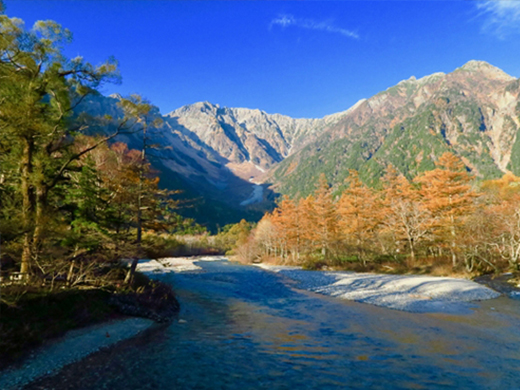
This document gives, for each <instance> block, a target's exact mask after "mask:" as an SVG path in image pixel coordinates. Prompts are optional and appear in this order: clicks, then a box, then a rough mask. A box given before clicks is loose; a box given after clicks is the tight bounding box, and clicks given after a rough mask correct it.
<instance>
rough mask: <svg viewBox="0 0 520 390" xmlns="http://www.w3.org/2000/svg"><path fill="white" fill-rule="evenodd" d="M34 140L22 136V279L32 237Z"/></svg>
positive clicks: (28, 262) (26, 270)
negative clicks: (31, 181)
mask: <svg viewBox="0 0 520 390" xmlns="http://www.w3.org/2000/svg"><path fill="white" fill-rule="evenodd" d="M33 152H34V141H33V140H32V139H28V138H24V145H23V151H22V160H21V192H22V219H23V228H24V239H23V247H22V262H21V265H20V273H21V274H22V277H23V278H24V279H28V277H29V275H30V271H31V260H32V256H33V253H32V249H33V238H34V220H33V218H34V216H33V214H34V209H35V205H34V203H35V199H34V191H33V187H32V185H31V183H30V180H31V174H32V171H33V164H32V160H33Z"/></svg>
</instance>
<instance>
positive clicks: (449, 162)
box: [415, 152, 478, 267]
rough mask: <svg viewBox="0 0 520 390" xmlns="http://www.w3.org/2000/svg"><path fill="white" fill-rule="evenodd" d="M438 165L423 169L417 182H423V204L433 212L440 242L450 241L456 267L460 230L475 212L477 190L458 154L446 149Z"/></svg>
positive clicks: (431, 223) (421, 183)
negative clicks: (431, 168) (433, 167)
mask: <svg viewBox="0 0 520 390" xmlns="http://www.w3.org/2000/svg"><path fill="white" fill-rule="evenodd" d="M435 165H436V166H437V168H435V169H434V170H432V171H428V172H424V173H422V174H421V175H420V176H418V177H416V178H415V182H416V183H419V184H420V185H421V189H420V193H421V195H422V198H423V201H424V206H425V207H426V209H427V210H428V211H429V212H430V213H431V216H432V219H431V222H430V225H431V227H432V229H433V232H434V234H435V236H436V238H437V239H438V241H439V243H440V244H441V245H443V244H447V245H448V247H449V250H450V253H451V258H452V263H453V266H454V267H455V266H456V265H457V252H458V245H457V244H458V240H459V238H458V234H459V232H460V229H461V227H462V225H463V224H464V220H465V218H466V217H467V216H468V215H470V214H471V213H472V212H473V210H474V207H475V202H474V200H475V198H476V197H477V196H478V194H477V193H476V192H475V191H474V190H473V189H472V187H471V184H470V182H471V180H472V176H470V175H469V173H468V172H467V171H466V167H465V165H464V163H463V162H462V161H461V160H460V159H459V158H458V157H457V156H455V155H454V154H452V153H449V152H446V153H444V154H443V155H442V156H441V157H440V158H439V161H437V162H436V163H435Z"/></svg>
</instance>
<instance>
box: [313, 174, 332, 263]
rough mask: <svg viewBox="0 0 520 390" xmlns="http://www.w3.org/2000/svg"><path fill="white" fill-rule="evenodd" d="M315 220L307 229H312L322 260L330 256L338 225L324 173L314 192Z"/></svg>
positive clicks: (330, 190) (330, 191)
mask: <svg viewBox="0 0 520 390" xmlns="http://www.w3.org/2000/svg"><path fill="white" fill-rule="evenodd" d="M314 212H315V214H314V215H315V221H314V224H313V225H312V226H309V227H308V228H309V229H311V228H312V229H314V231H315V236H316V243H317V245H318V247H319V248H320V250H321V255H322V256H323V258H324V260H327V259H328V257H329V256H330V252H331V248H332V246H333V245H334V244H335V243H336V242H337V241H338V236H339V225H338V214H337V212H336V205H335V204H334V201H333V198H332V189H331V188H330V186H329V184H328V183H327V179H326V177H325V175H324V174H321V175H320V178H319V181H318V183H317V186H316V191H315V192H314Z"/></svg>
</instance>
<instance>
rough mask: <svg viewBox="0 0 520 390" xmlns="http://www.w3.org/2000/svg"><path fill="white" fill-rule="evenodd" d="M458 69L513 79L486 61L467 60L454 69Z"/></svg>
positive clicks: (502, 79) (506, 79)
mask: <svg viewBox="0 0 520 390" xmlns="http://www.w3.org/2000/svg"><path fill="white" fill-rule="evenodd" d="M460 70H462V71H467V72H473V73H481V74H483V75H485V76H486V77H488V78H491V79H496V80H501V81H512V80H514V79H515V78H514V77H513V76H510V75H508V74H507V73H506V72H504V71H503V70H502V69H499V68H497V67H496V66H493V65H491V64H489V63H487V62H486V61H477V60H471V61H468V62H467V63H465V64H464V65H463V66H461V67H460V68H458V69H456V70H455V71H460Z"/></svg>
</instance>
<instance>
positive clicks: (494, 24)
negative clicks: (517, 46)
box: [476, 0, 520, 38]
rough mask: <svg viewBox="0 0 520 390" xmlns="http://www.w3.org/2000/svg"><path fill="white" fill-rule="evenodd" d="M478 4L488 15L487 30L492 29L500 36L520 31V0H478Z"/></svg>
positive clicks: (485, 24) (485, 25) (486, 15)
mask: <svg viewBox="0 0 520 390" xmlns="http://www.w3.org/2000/svg"><path fill="white" fill-rule="evenodd" d="M476 5H477V8H478V9H479V10H481V12H482V13H483V15H485V17H486V21H485V23H484V29H485V30H486V31H491V32H493V33H495V34H496V35H497V36H498V37H500V38H505V37H506V36H507V35H509V34H511V33H514V32H516V33H518V32H520V1H518V0H486V1H481V2H477V3H476Z"/></svg>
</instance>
